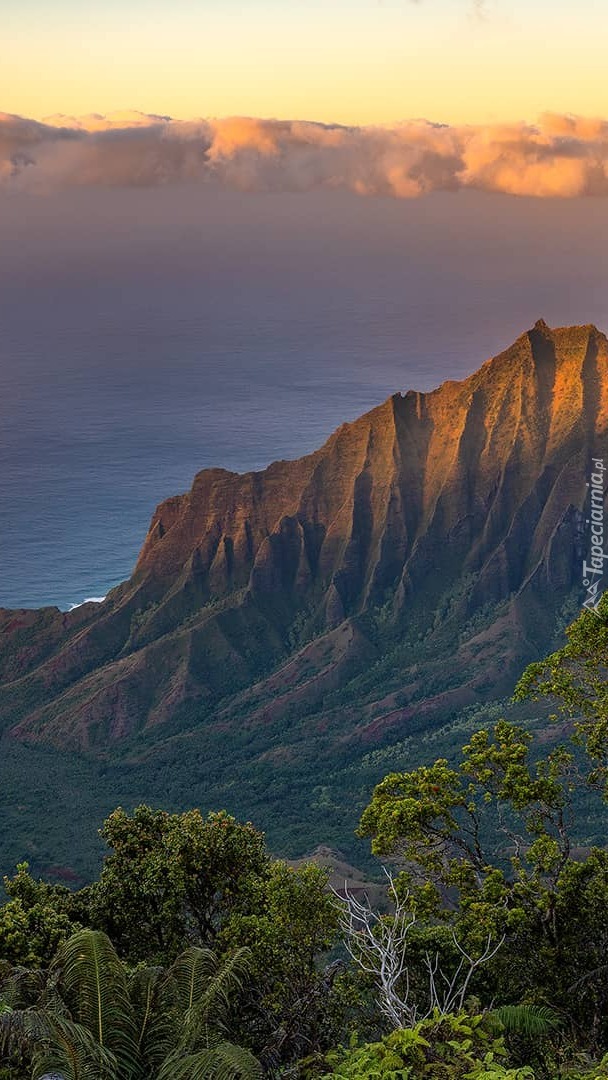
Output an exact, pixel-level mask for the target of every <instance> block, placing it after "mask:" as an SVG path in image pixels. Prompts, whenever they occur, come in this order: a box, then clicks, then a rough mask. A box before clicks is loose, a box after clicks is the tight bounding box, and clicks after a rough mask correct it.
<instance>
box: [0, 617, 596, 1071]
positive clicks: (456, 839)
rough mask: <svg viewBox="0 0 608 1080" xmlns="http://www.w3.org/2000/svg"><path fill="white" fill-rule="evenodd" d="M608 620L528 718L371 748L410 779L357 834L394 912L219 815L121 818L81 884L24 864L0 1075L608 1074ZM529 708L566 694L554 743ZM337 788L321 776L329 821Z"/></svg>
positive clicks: (12, 924)
mask: <svg viewBox="0 0 608 1080" xmlns="http://www.w3.org/2000/svg"><path fill="white" fill-rule="evenodd" d="M607 615H608V602H605V603H604V604H603V606H602V609H601V610H600V618H598V617H597V615H595V614H592V613H585V614H583V615H581V616H580V617H579V619H578V620H577V621H576V622H575V624H574V625H573V626H572V627H571V628H570V630H569V633H568V644H567V645H566V646H565V647H564V648H563V649H561V650H559V651H558V652H557V653H554V654H553V655H552V656H550V657H549V658H548V659H547V660H546V661H544V662H543V663H542V664H537V665H533V666H532V667H531V668H529V669H528V670H527V671H526V672H525V674H524V676H523V677H522V680H521V682H520V684H519V687H518V690H517V697H518V699H519V701H520V704H519V705H515V706H512V707H510V708H509V709H507V710H499V708H498V707H495V708H494V709H493V710H492V711H491V712H490V714H489V715H485V716H484V715H480V714H479V712H478V711H477V710H468V711H466V712H465V713H463V714H462V715H461V716H460V719H459V721H458V723H457V724H456V725H455V726H454V729H453V731H452V733H451V740H452V741H451V742H450V744H449V749H450V753H449V756H445V754H444V756H441V757H436V758H435V760H430V761H429V757H427V760H426V761H418V762H417V763H412V761H411V759H412V757H413V753H412V743H411V742H410V741H409V740H407V741H405V742H404V741H402V742H401V743H400V744H398V745H395V746H392V747H385V748H383V749H379V750H378V749H377V750H373V751H371V752H368V754H367V755H362V756H361V758H360V759H359V761H358V768H359V769H360V770H361V775H363V772H364V771H365V770H366V769H369V770H380V771H382V772H386V767H387V766H390V767H392V769H393V771H391V772H389V773H388V774H387V775H384V778H383V779H382V780H380V782H379V783H377V784H376V786H375V788H374V789H373V793H372V796H371V799H370V800H369V803H368V805H367V807H366V808H365V809H364V811H363V813H362V815H361V820H360V825H359V830H358V831H359V837H360V842H361V843H363V841H364V840H371V846H372V851H373V852H374V853H375V855H376V856H380V857H381V858H382V859H383V860H385V862H386V864H387V871H386V872H387V874H388V879H389V880H388V896H387V901H388V905H387V906H385V907H384V909H383V912H381V911H376V910H374V909H373V908H372V907H371V906H370V904H369V902H368V901H367V898H366V897H365V896H364V895H361V894H360V892H359V893H351V892H350V891H349V888H348V887H345V890H344V893H343V895H338V894H336V893H333V892H332V890H330V889H329V888H328V878H327V873H326V872H325V871H323V870H321V869H319V867H317V866H315V865H313V864H309V865H304V866H301V867H299V868H298V869H295V868H293V867H291V866H289V865H287V864H286V863H285V862H282V861H281V860H277V859H275V858H273V857H272V856H271V855H270V853H269V851H268V849H267V846H266V842H265V838H264V836H263V834H262V833H260V832H259V831H258V830H257V829H256V828H255V827H254V826H253V825H252V824H251V823H249V822H245V823H242V822H239V821H238V820H237V819H236V818H235V817H233V816H232V815H230V814H229V813H228V812H226V811H224V810H223V811H220V812H212V813H208V814H207V816H203V815H202V814H201V813H200V812H199V811H198V810H189V811H185V812H171V811H170V810H159V809H153V808H151V807H149V806H147V805H140V806H137V807H136V809H135V810H134V811H132V812H130V811H127V810H125V809H122V808H118V809H116V810H113V811H112V813H110V814H109V816H108V817H107V819H106V821H105V824H104V825H103V828H102V829H101V833H100V840H101V841H102V842H103V843H104V844H105V847H106V854H105V858H104V859H103V864H102V868H101V872H100V873H99V875H98V876H97V877H96V879H95V880H94V881H92V882H91V883H90V884H87V885H85V886H84V887H82V888H79V889H72V890H71V889H68V888H67V887H66V886H65V885H63V884H58V883H56V882H53V881H47V880H41V879H37V878H36V877H35V876H33V875H32V874H31V873H30V870H29V867H28V865H27V864H26V863H23V862H20V863H19V865H18V866H17V871H16V873H15V874H14V875H13V876H12V877H10V878H6V879H5V889H6V894H7V898H6V902H5V903H4V905H3V906H2V907H0V1080H27V1078H31V1080H42V1077H44V1076H45V1075H46V1076H48V1075H51V1074H52V1075H53V1076H55V1077H61V1078H62V1080H89V1078H90V1080H93V1078H95V1080H169V1078H176V1080H180V1078H184V1080H186V1078H188V1080H198V1078H201V1080H202V1078H209V1080H213V1078H217V1080H248V1078H256V1077H260V1078H261V1077H269V1078H271V1080H272V1078H277V1080H279V1078H285V1080H289V1078H292V1080H295V1078H298V1077H300V1078H302V1080H332V1078H336V1080H340V1078H342V1080H348V1078H353V1080H372V1078H374V1080H376V1078H386V1080H423V1078H430V1080H601V1078H602V1077H608V1053H607V1051H608V965H607V963H606V955H607V954H608V915H607V912H608V849H607V846H606V844H605V842H604V838H603V835H602V828H603V826H602V824H601V822H602V821H603V820H605V817H604V818H603V817H602V814H601V813H600V810H601V808H602V807H603V806H605V803H606V800H607V798H608V713H607V701H608V698H607V696H606V672H607V665H608V623H607V622H606V616H607ZM530 696H533V697H544V698H546V697H548V698H549V699H550V700H551V701H553V702H555V701H558V702H559V704H560V706H561V708H562V712H561V714H560V723H559V724H555V725H554V728H553V730H551V728H550V726H549V729H547V727H546V725H545V727H544V729H543V728H541V727H540V725H534V724H531V725H530V724H528V725H527V726H523V725H522V724H521V723H516V722H515V718H516V714H517V710H518V709H520V708H521V707H522V706H521V702H527V701H529V699H530ZM564 710H565V715H566V718H568V717H569V718H570V720H569V721H568V722H566V723H564ZM505 711H506V712H508V713H509V715H508V716H505V715H501V713H502V712H505ZM484 719H485V720H486V721H487V720H489V721H490V723H486V725H485V726H480V722H482V723H483V720H484ZM538 736H540V737H538ZM442 740H443V734H442V733H441V732H434V733H433V732H428V733H427V734H426V736H425V741H424V748H425V750H426V751H427V753H428V752H429V751H431V750H432V749H433V748H435V747H441V748H442V749H443V741H442ZM455 740H458V741H459V742H460V743H461V744H462V743H463V742H464V745H461V749H460V750H459V752H456V749H455V745H454V743H455ZM403 760H406V761H408V763H409V765H410V767H408V768H407V769H406V770H403V769H399V768H397V769H395V766H397V767H398V766H399V765H400V764H401V762H402V761H403ZM319 779H321V778H319ZM334 797H335V796H334V789H332V787H331V785H329V784H328V785H323V784H322V783H318V784H317V785H316V794H315V798H316V800H317V801H318V804H319V807H320V809H321V810H322V811H323V810H324V811H325V812H326V808H327V805H328V801H327V800H328V799H329V800H330V803H331V800H332V799H333V798H334ZM351 811H352V807H351ZM581 816H582V819H583V820H582V823H581V820H580V819H581ZM594 817H595V818H596V821H597V822H599V823H600V824H599V825H596V830H597V834H598V840H599V842H595V843H584V844H583V843H581V836H582V835H584V834H585V832H586V831H587V830H588V828H589V822H590V821H591V820H593V818H594ZM388 867H393V868H394V869H393V872H391V871H389V870H388Z"/></svg>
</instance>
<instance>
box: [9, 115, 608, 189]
mask: <svg viewBox="0 0 608 1080" xmlns="http://www.w3.org/2000/svg"><path fill="white" fill-rule="evenodd" d="M182 181H195V182H201V183H209V182H215V183H220V184H223V185H225V186H228V187H231V188H236V189H239V190H241V191H308V190H312V189H315V188H337V189H346V190H348V191H352V192H356V193H357V194H360V195H385V196H393V197H396V198H415V197H417V196H421V195H424V194H426V193H427V192H431V191H439V190H441V191H458V190H460V189H463V188H473V189H480V190H483V191H495V192H505V193H508V194H511V195H531V196H537V197H540V198H546V197H562V198H571V197H574V196H580V195H608V121H606V120H602V119H593V118H585V117H577V116H566V115H556V114H551V113H548V114H546V115H544V116H542V117H541V118H540V120H539V121H538V123H537V124H524V123H514V124H494V125H487V126H483V125H482V126H479V125H478V126H475V125H462V126H449V125H445V124H433V123H430V122H428V121H426V120H413V121H407V122H405V123H402V124H399V125H396V126H392V127H342V126H339V125H327V124H319V123H312V122H307V121H299V120H296V121H285V120H266V119H256V118H253V117H229V118H226V119H200V120H192V121H177V120H171V119H170V118H169V117H166V116H151V115H146V114H142V113H137V112H126V113H118V114H112V115H109V116H103V115H97V114H95V115H90V116H86V117H65V116H53V117H49V118H48V119H47V120H45V121H44V122H38V121H35V120H28V119H26V118H23V117H19V116H11V115H7V114H1V113H0V185H5V186H8V187H9V188H17V189H21V190H30V191H32V192H36V191H45V190H49V189H54V188H57V187H61V188H65V187H75V186H113V187H116V186H130V187H132V186H159V185H166V184H173V183H178V182H182Z"/></svg>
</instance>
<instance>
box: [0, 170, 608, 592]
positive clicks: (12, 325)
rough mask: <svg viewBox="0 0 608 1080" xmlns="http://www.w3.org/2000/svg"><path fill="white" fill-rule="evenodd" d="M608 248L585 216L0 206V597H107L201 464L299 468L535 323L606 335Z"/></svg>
mask: <svg viewBox="0 0 608 1080" xmlns="http://www.w3.org/2000/svg"><path fill="white" fill-rule="evenodd" d="M8 211H10V212H8ZM606 239H607V237H606V226H605V225H604V224H603V219H602V223H601V225H600V224H599V223H598V210H597V204H596V203H594V202H592V201H591V200H572V201H567V202H562V201H560V200H543V201H542V202H537V201H534V200H531V199H515V198H511V197H508V196H491V195H482V194H475V193H466V194H462V193H461V194H459V195H448V194H438V195H433V196H431V197H429V198H423V199H418V200H415V201H412V202H408V201H400V202H394V201H391V200H388V199H378V198H376V199H371V198H370V199H362V198H357V197H356V196H349V195H346V194H340V193H316V194H307V195H278V194H268V195H246V196H243V195H239V194H238V193H234V192H233V193H230V192H220V191H214V190H213V189H209V190H208V191H206V192H205V193H204V194H201V193H200V191H195V190H193V189H189V188H183V189H176V188H172V189H170V190H166V191H165V190H155V191H146V190H140V189H138V190H128V191H102V190H97V191H96V190H88V191H83V192H76V193H74V192H72V193H70V195H69V197H68V196H66V195H52V196H51V195H49V196H48V197H47V198H43V199H31V198H28V197H26V196H22V195H12V196H10V197H8V196H2V197H0V240H1V243H0V286H1V288H0V509H1V511H2V534H1V539H0V605H2V606H6V607H38V606H42V605H47V604H53V605H57V606H59V607H60V608H62V609H66V610H67V609H68V608H69V607H70V606H72V605H74V604H78V603H81V602H82V601H84V600H85V599H89V598H93V599H100V598H102V597H103V596H105V594H106V593H107V592H108V590H109V589H110V588H112V587H113V586H114V585H116V584H118V583H119V582H120V581H122V580H124V579H125V578H126V577H127V576H128V575H129V574H130V572H131V570H132V568H133V565H134V562H135V559H136V557H137V552H138V550H139V548H140V546H141V544H142V542H143V539H144V536H145V532H146V529H147V527H148V523H149V519H150V516H151V513H152V511H153V510H154V507H155V506H156V504H157V503H158V502H159V501H160V500H161V499H163V498H166V497H167V496H169V495H172V494H176V493H178V492H181V491H185V490H187V489H188V488H189V487H190V484H191V482H192V479H193V476H194V474H195V472H197V471H198V470H199V469H201V468H204V467H207V466H215V465H220V466H224V467H226V468H229V469H237V470H248V469H256V468H262V467H264V466H265V465H267V464H268V463H269V462H270V461H272V460H273V459H276V458H282V457H283V458H284V457H296V456H299V455H300V454H302V453H305V452H307V451H310V450H312V449H314V448H315V447H316V446H318V445H320V444H321V443H322V442H323V440H324V439H325V438H326V437H327V436H328V435H329V434H330V433H331V431H332V430H333V429H334V428H336V427H337V426H338V425H339V424H340V423H342V422H343V421H344V420H349V419H354V418H355V417H356V416H357V415H359V414H361V413H362V412H364V411H365V410H366V409H368V408H370V407H372V406H373V405H375V404H377V403H379V402H380V401H382V400H384V399H385V398H386V397H387V396H388V395H389V394H390V393H393V392H395V391H405V390H407V389H410V388H413V389H421V390H428V389H431V388H432V387H433V386H435V385H437V384H439V383H440V382H442V381H443V380H444V379H447V378H452V379H453V378H462V377H464V376H465V375H467V374H469V373H470V372H471V371H473V370H474V369H475V368H477V367H478V366H479V365H480V364H481V363H482V362H483V361H484V360H485V359H487V357H488V356H490V355H493V354H495V353H496V352H498V351H500V349H501V348H503V347H506V346H507V345H508V344H510V343H511V341H512V340H513V339H514V338H515V337H517V336H518V335H519V334H520V333H521V332H522V331H524V330H525V329H527V328H528V327H530V326H531V325H532V324H533V323H534V322H535V321H536V319H537V318H539V317H541V316H542V317H543V318H545V319H546V320H547V322H549V323H550V324H552V325H564V324H566V323H588V322H595V323H597V324H598V325H599V326H600V328H604V329H606V327H607V326H608V312H607V310H606V303H605V296H606V284H607V282H606V267H605V245H606Z"/></svg>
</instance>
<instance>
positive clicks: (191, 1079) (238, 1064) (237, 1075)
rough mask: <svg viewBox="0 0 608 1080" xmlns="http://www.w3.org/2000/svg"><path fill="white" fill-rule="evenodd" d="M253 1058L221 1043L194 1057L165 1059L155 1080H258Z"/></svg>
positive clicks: (259, 1070) (241, 1049)
mask: <svg viewBox="0 0 608 1080" xmlns="http://www.w3.org/2000/svg"><path fill="white" fill-rule="evenodd" d="M262 1076H263V1072H262V1066H261V1065H260V1063H259V1061H258V1060H257V1058H255V1057H254V1056H253V1054H252V1053H251V1052H250V1051H249V1050H245V1049H244V1047H242V1046H235V1045H234V1044H233V1043H228V1042H222V1043H219V1044H218V1045H217V1046H215V1047H213V1049H208V1050H201V1051H199V1053H198V1054H187V1055H186V1056H184V1057H172V1058H169V1059H168V1060H167V1061H166V1062H165V1063H164V1065H163V1067H162V1068H161V1070H160V1072H159V1074H158V1080H262Z"/></svg>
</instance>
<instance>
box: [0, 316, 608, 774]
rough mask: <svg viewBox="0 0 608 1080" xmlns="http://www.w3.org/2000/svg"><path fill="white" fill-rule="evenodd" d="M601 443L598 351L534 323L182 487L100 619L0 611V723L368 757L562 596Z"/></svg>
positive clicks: (119, 738) (607, 376)
mask: <svg viewBox="0 0 608 1080" xmlns="http://www.w3.org/2000/svg"><path fill="white" fill-rule="evenodd" d="M607 431H608V341H607V340H606V337H605V335H603V334H602V333H601V332H600V331H598V330H597V328H595V327H594V326H591V325H588V326H582V327H562V328H558V329H555V330H551V329H550V328H549V327H548V326H547V324H546V323H544V322H543V321H542V320H539V321H538V322H537V323H536V324H535V326H534V327H533V328H532V329H531V330H530V331H527V332H526V333H524V334H522V335H521V336H520V337H519V338H518V339H517V340H516V342H514V344H513V345H511V346H510V347H509V348H508V349H506V350H504V351H503V352H501V353H499V354H498V356H496V357H494V358H491V359H489V360H487V361H486V362H485V363H484V364H483V365H482V366H481V367H480V368H479V369H478V370H477V371H476V372H474V373H473V374H472V375H470V376H468V377H467V378H466V379H464V380H462V381H459V382H453V381H448V382H446V383H443V384H442V385H441V386H440V387H437V388H436V389H435V390H432V391H430V392H428V393H423V392H420V391H408V392H406V393H405V394H400V393H397V394H394V395H392V396H391V397H389V398H388V399H387V400H386V401H385V402H384V403H382V404H381V405H379V406H376V408H374V409H372V410H370V411H369V412H368V413H366V414H364V416H362V417H360V418H358V419H357V420H355V421H352V422H350V423H347V424H343V425H341V426H340V427H339V428H338V429H337V430H336V431H335V432H334V433H333V434H332V435H331V436H330V437H329V439H328V440H327V441H326V442H325V444H324V445H323V446H322V447H321V448H320V449H318V450H316V451H314V452H313V453H312V454H309V455H306V456H305V457H303V458H299V459H295V460H293V461H279V462H274V463H272V464H271V465H270V466H268V468H267V469H265V470H262V471H259V472H249V473H242V474H238V473H232V472H229V471H227V470H223V469H210V470H203V471H202V472H200V473H198V474H197V475H196V476H195V479H194V482H193V484H192V487H191V489H190V491H189V492H187V493H185V494H183V495H177V496H173V497H172V498H170V499H168V500H165V501H164V502H163V503H161V504H160V505H159V507H158V508H157V510H156V511H155V513H154V515H153V517H152V521H151V524H150V528H149V530H148V534H147V536H146V538H145V541H144V544H143V547H142V550H141V553H140V556H139V558H138V560H137V564H136V567H135V569H134V572H133V574H132V576H131V578H130V579H129V580H128V581H127V582H125V583H123V584H122V585H120V586H118V587H117V588H116V589H113V590H112V592H111V593H110V594H109V595H108V597H107V598H106V600H105V601H104V602H103V603H102V604H100V605H93V604H85V605H82V606H81V607H80V608H77V609H75V610H74V611H72V612H70V613H61V612H59V611H58V610H57V609H52V608H49V609H41V610H40V611H38V612H24V611H6V610H2V611H0V635H1V637H2V641H3V647H2V649H0V724H2V726H3V728H4V730H5V731H7V732H9V734H10V737H13V738H16V739H19V740H25V741H34V742H35V741H42V742H45V743H49V744H51V745H54V746H57V747H60V748H69V749H74V750H78V751H82V750H86V751H88V752H93V753H104V752H106V751H107V749H108V747H111V746H112V744H121V743H123V742H124V741H126V742H129V740H133V739H136V740H137V738H138V737H139V736H140V735H141V734H142V732H148V733H152V735H154V734H155V733H156V734H158V733H160V732H161V731H165V730H166V731H169V729H170V728H171V725H172V724H173V722H174V721H176V722H177V721H178V720H179V716H180V713H182V712H183V711H184V710H185V709H186V710H188V711H189V714H190V719H189V720H188V723H187V724H186V725H185V727H184V729H183V731H184V732H185V731H186V730H187V728H188V726H190V727H191V728H192V727H194V728H196V727H197V725H198V724H199V723H204V724H206V725H210V726H211V727H213V728H214V729H216V730H217V732H218V737H219V736H220V734H221V732H222V730H224V731H231V730H233V729H234V728H235V726H240V727H243V726H245V727H246V726H247V725H254V726H259V725H264V724H266V725H270V728H272V729H273V731H274V730H275V729H277V730H279V729H280V727H281V723H282V716H283V715H284V714H285V712H286V711H287V712H289V710H291V711H292V712H293V711H294V710H295V711H296V712H298V710H299V711H300V712H302V710H303V711H304V712H305V713H306V712H311V710H312V712H313V713H314V714H315V720H314V723H315V724H317V725H318V724H321V725H323V723H325V724H329V723H330V721H329V719H328V717H330V716H331V717H332V719H331V726H332V728H333V729H334V731H335V738H336V741H337V742H338V743H339V742H340V740H346V741H347V742H351V741H353V740H355V741H356V740H362V741H363V742H369V743H372V744H373V743H374V742H377V741H382V739H384V738H386V737H387V735H388V733H389V732H390V731H394V730H403V729H404V728H405V729H406V728H407V725H408V723H409V721H410V719H411V717H412V715H417V716H419V715H426V714H428V716H429V719H430V720H432V718H433V717H438V716H441V715H445V714H446V713H449V711H450V710H451V709H455V708H460V707H462V706H464V705H468V704H473V703H475V702H477V701H480V700H483V698H484V694H486V693H487V692H489V691H490V690H491V692H492V693H498V694H500V693H502V692H503V691H505V690H506V689H508V687H509V685H511V684H512V682H513V679H514V677H515V676H516V675H517V672H518V665H519V666H521V665H522V664H523V663H525V662H526V661H527V660H528V659H532V658H534V656H535V655H537V653H538V652H539V651H544V650H546V648H547V647H549V645H550V643H551V641H552V636H553V635H554V633H555V623H556V619H558V617H559V613H560V611H561V609H562V608H563V606H564V604H565V603H566V602H567V601H568V598H570V599H571V598H572V593H573V591H575V590H576V588H577V585H578V584H579V582H578V578H577V574H578V570H579V567H580V565H581V564H582V553H583V547H584V543H585V531H584V515H583V512H582V511H583V507H584V499H585V491H586V489H585V483H586V476H587V472H588V461H589V458H590V457H591V456H592V454H595V455H596V456H602V454H603V453H605V452H606V451H607V450H608V447H607ZM578 576H580V575H578ZM446 596H448V597H449V599H447V600H446ZM446 604H447V607H446V608H445V610H443V607H442V605H443V606H444V607H445V605H446ZM441 612H443V613H441ZM484 612H485V616H484V617H483V618H482V613H484ZM475 620H477V623H478V629H477V632H475ZM460 639H462V640H460ZM391 649H393V650H394V649H397V650H398V651H399V650H401V652H400V656H401V654H402V658H401V659H400V660H397V659H396V660H395V663H394V665H393V668H392V669H391V671H390V678H387V680H386V682H387V685H386V687H381V686H380V689H383V690H384V691H385V692H383V693H380V694H378V695H377V696H376V698H375V699H373V694H372V695H371V697H372V699H373V700H366V696H365V694H360V695H359V697H357V690H356V686H355V687H354V689H353V695H354V697H353V702H354V704H353V705H352V708H349V709H347V710H345V714H344V716H343V717H342V718H341V719H340V720H339V721H338V722H335V718H334V717H333V713H332V711H331V708H330V709H329V710H327V709H326V708H325V701H326V699H328V700H329V699H331V695H332V694H334V695H335V694H336V693H338V692H340V691H341V690H343V688H344V687H348V686H350V685H351V683H353V682H354V683H356V680H357V679H359V680H361V679H363V682H365V678H366V671H367V669H369V668H374V669H375V668H376V667H377V666H378V665H380V667H381V666H382V664H383V663H384V664H386V663H387V661H386V656H387V652H390V650H391ZM452 669H454V670H452ZM395 681H396V682H397V683H399V686H398V687H397V689H395V686H394V685H393V684H394V683H395ZM379 685H380V684H379ZM197 710H198V712H199V714H200V719H196V717H195V718H194V724H193V722H192V720H193V716H194V713H196V711H197ZM317 713H318V714H319V715H317ZM178 728H179V723H178ZM275 735H276V731H275ZM273 738H275V736H274V735H273ZM270 741H272V740H270ZM276 741H277V740H276V738H275V742H276ZM267 752H268V753H282V754H286V753H289V752H291V751H289V748H288V747H286V746H283V745H282V743H281V742H280V741H279V743H278V747H277V746H274V747H273V746H271V745H269V747H268V749H267Z"/></svg>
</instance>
